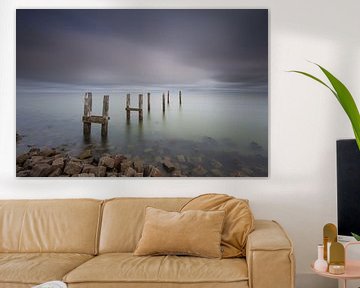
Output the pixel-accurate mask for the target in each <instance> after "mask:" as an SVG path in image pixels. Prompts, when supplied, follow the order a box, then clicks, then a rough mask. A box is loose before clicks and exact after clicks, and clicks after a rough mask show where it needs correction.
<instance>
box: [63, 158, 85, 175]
mask: <svg viewBox="0 0 360 288" xmlns="http://www.w3.org/2000/svg"><path fill="white" fill-rule="evenodd" d="M81 170H82V164H81V163H79V162H74V161H70V162H68V163H67V164H66V166H65V169H64V172H65V174H68V175H75V174H79V173H80V172H81Z"/></svg>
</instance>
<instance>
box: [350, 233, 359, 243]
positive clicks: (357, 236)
mask: <svg viewBox="0 0 360 288" xmlns="http://www.w3.org/2000/svg"><path fill="white" fill-rule="evenodd" d="M351 235H352V236H353V237H354V238H355V239H356V241H360V235H357V234H355V233H352V232H351Z"/></svg>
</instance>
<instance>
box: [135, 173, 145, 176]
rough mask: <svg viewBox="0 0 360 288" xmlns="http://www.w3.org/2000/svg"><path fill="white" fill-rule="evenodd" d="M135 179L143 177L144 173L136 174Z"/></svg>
mask: <svg viewBox="0 0 360 288" xmlns="http://www.w3.org/2000/svg"><path fill="white" fill-rule="evenodd" d="M135 177H144V173H136V174H135Z"/></svg>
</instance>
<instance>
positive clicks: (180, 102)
mask: <svg viewBox="0 0 360 288" xmlns="http://www.w3.org/2000/svg"><path fill="white" fill-rule="evenodd" d="M179 104H180V106H181V104H182V101H181V90H179Z"/></svg>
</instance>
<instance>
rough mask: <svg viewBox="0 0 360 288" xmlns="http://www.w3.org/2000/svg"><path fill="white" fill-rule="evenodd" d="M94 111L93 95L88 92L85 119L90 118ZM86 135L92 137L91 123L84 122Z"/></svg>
mask: <svg viewBox="0 0 360 288" xmlns="http://www.w3.org/2000/svg"><path fill="white" fill-rule="evenodd" d="M91 111H92V93H91V92H86V93H85V97H84V117H90V115H91ZM83 132H84V135H90V133H91V122H83Z"/></svg>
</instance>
